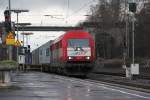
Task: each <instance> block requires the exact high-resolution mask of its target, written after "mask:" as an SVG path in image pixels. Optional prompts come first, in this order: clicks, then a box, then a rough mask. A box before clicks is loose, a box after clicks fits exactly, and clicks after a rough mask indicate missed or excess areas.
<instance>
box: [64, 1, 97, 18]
mask: <svg viewBox="0 0 150 100" xmlns="http://www.w3.org/2000/svg"><path fill="white" fill-rule="evenodd" d="M93 2H95V0H90V1H89V2H87V3H85V4H84V5H83V6H81V7H80V8H79V9H77V10H76V11H74V12H73V13H72V14H70V15H68V17H67V18H70V17H72V16H73V15H75V14H78V13H79V12H80V11H81V10H83V9H84V8H86V7H87V6H88V5H91V3H93Z"/></svg>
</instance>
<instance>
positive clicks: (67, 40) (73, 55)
mask: <svg viewBox="0 0 150 100" xmlns="http://www.w3.org/2000/svg"><path fill="white" fill-rule="evenodd" d="M94 52H95V49H94V40H93V37H92V36H91V35H90V34H89V33H88V32H86V31H82V30H74V31H68V32H66V33H65V34H64V35H62V36H61V37H59V38H58V39H56V40H54V41H53V42H52V43H51V44H50V60H51V61H50V67H49V70H50V71H55V72H57V73H64V74H66V75H87V73H89V72H90V71H91V70H92V69H93V67H94V58H95V53H94Z"/></svg>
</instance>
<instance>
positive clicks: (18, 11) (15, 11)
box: [10, 10, 29, 70]
mask: <svg viewBox="0 0 150 100" xmlns="http://www.w3.org/2000/svg"><path fill="white" fill-rule="evenodd" d="M10 11H11V12H14V13H16V14H17V41H18V40H19V31H18V25H19V24H18V22H19V16H18V15H19V13H21V12H29V10H10ZM17 62H18V65H17V67H18V68H19V52H18V47H17ZM18 70H19V69H18Z"/></svg>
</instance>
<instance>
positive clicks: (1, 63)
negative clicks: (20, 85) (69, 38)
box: [0, 60, 17, 70]
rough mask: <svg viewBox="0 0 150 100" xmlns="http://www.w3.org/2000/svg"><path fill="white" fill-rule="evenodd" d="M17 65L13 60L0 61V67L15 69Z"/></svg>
mask: <svg viewBox="0 0 150 100" xmlns="http://www.w3.org/2000/svg"><path fill="white" fill-rule="evenodd" d="M16 67H17V62H16V61H13V60H3V61H0V69H1V70H5V69H15V68H16Z"/></svg>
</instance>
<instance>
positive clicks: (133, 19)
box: [132, 13, 135, 66]
mask: <svg viewBox="0 0 150 100" xmlns="http://www.w3.org/2000/svg"><path fill="white" fill-rule="evenodd" d="M132 17H133V18H132V64H133V66H134V56H135V55H134V32H135V26H134V23H135V18H134V13H133V16H132Z"/></svg>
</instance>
